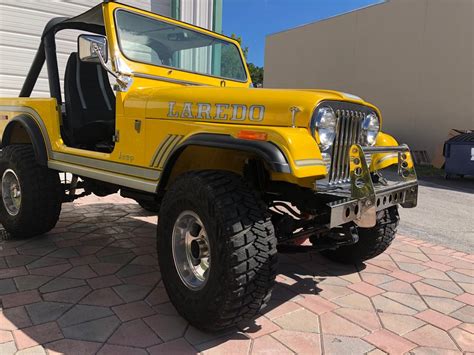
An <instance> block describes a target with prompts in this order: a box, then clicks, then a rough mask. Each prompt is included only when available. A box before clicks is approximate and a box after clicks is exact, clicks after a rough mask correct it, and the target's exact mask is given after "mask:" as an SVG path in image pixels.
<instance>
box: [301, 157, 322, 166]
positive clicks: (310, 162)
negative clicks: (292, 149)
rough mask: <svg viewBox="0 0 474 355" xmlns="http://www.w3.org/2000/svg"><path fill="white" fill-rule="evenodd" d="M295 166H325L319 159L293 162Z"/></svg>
mask: <svg viewBox="0 0 474 355" xmlns="http://www.w3.org/2000/svg"><path fill="white" fill-rule="evenodd" d="M295 165H296V166H312V165H314V166H326V164H325V163H324V161H323V160H321V159H300V160H295Z"/></svg>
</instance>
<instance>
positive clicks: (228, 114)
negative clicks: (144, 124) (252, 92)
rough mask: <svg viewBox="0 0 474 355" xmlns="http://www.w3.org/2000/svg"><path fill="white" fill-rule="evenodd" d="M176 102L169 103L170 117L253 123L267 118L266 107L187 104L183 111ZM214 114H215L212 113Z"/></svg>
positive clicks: (184, 105) (184, 104) (183, 106)
mask: <svg viewBox="0 0 474 355" xmlns="http://www.w3.org/2000/svg"><path fill="white" fill-rule="evenodd" d="M177 106H178V105H177V104H176V102H169V103H168V117H171V118H197V119H204V120H216V121H245V120H249V121H253V122H261V121H263V120H264V118H265V106H263V105H252V106H247V105H242V104H215V105H211V104H206V103H197V104H194V103H192V102H185V103H183V104H182V105H181V106H182V108H181V110H178V109H177ZM212 112H214V114H213V113H212Z"/></svg>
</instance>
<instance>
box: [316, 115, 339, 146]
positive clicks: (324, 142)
mask: <svg viewBox="0 0 474 355" xmlns="http://www.w3.org/2000/svg"><path fill="white" fill-rule="evenodd" d="M315 116H316V117H313V122H312V124H311V130H312V133H313V136H314V137H315V138H316V132H317V133H318V135H319V146H320V148H321V150H322V151H326V150H328V149H329V148H330V147H331V146H332V144H333V143H334V138H335V137H336V127H337V117H336V114H335V113H334V111H333V109H332V108H330V107H321V108H320V109H318V111H317V112H315Z"/></svg>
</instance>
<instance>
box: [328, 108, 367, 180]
mask: <svg viewBox="0 0 474 355" xmlns="http://www.w3.org/2000/svg"><path fill="white" fill-rule="evenodd" d="M335 113H336V117H337V133H336V138H335V140H334V146H333V151H332V157H331V168H330V171H329V184H330V185H339V184H344V183H348V182H349V181H350V165H349V148H350V147H351V145H352V144H358V143H359V140H360V134H361V126H362V121H363V119H364V117H365V113H364V112H362V111H357V110H345V109H337V110H335Z"/></svg>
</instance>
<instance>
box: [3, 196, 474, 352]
mask: <svg viewBox="0 0 474 355" xmlns="http://www.w3.org/2000/svg"><path fill="white" fill-rule="evenodd" d="M155 224H156V217H153V216H150V215H149V214H147V213H146V212H144V211H143V210H141V209H140V208H139V207H138V206H137V205H136V204H135V203H133V202H131V201H130V200H125V199H121V198H120V197H117V196H112V197H109V198H107V199H102V200H100V199H96V198H93V197H91V198H86V199H83V200H80V201H78V203H75V204H66V205H64V209H63V213H62V218H61V222H60V223H59V224H58V226H57V228H56V229H55V230H54V231H53V232H52V233H49V234H48V235H45V236H42V237H39V238H35V239H32V240H29V241H0V299H1V308H0V310H1V312H0V354H2V355H5V354H11V353H15V352H16V351H17V350H18V351H19V353H23V354H43V353H45V352H48V353H50V354H56V353H68V354H94V353H97V352H98V353H99V354H120V353H123V354H146V353H147V352H148V353H151V354H158V353H163V354H173V353H196V352H201V351H202V352H204V353H220V354H231V353H236V354H245V353H249V352H251V353H252V354H258V353H267V354H274V353H278V354H280V353H282V354H286V353H301V354H318V353H321V352H323V353H327V354H344V353H351V354H362V353H370V354H382V353H383V352H389V353H393V354H397V353H406V352H410V353H414V354H428V353H429V354H433V353H440V354H441V353H443V354H446V353H449V354H450V353H461V352H468V351H474V345H473V339H474V335H473V333H474V324H473V323H474V308H473V306H474V304H473V303H474V296H473V293H474V287H473V284H472V282H473V262H474V256H473V255H467V254H464V253H462V252H457V251H455V250H451V249H446V248H443V247H441V246H434V245H431V244H428V243H423V242H421V241H418V240H414V239H410V238H406V237H402V236H400V237H398V239H397V240H396V242H395V243H394V244H393V246H392V247H391V248H390V250H389V252H388V253H385V254H384V255H381V256H379V257H378V258H376V259H375V260H371V261H369V262H367V263H366V264H365V265H361V266H358V267H356V266H341V265H336V264H333V263H331V262H329V261H327V260H325V259H323V258H322V257H320V256H319V255H318V254H317V253H312V252H304V253H297V254H282V255H281V256H280V261H281V263H280V269H279V275H278V278H277V284H276V287H275V292H274V295H273V298H272V301H271V305H270V307H268V308H267V309H265V310H264V312H263V314H262V316H261V317H260V318H258V319H257V320H256V321H255V322H251V323H249V324H242V325H241V326H240V327H239V328H238V329H231V330H229V331H227V332H223V333H220V334H205V333H202V332H200V331H198V330H196V329H194V328H193V327H191V326H189V325H188V324H187V322H186V321H185V320H184V319H183V318H181V317H180V316H179V315H178V314H177V313H176V311H175V309H174V308H173V306H172V305H171V303H170V302H169V299H168V297H167V295H166V292H165V290H164V288H163V285H162V283H160V271H159V269H158V266H157V259H156V253H155Z"/></svg>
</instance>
